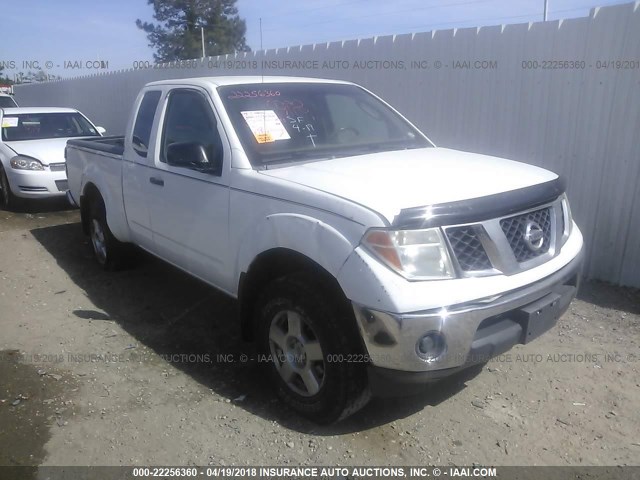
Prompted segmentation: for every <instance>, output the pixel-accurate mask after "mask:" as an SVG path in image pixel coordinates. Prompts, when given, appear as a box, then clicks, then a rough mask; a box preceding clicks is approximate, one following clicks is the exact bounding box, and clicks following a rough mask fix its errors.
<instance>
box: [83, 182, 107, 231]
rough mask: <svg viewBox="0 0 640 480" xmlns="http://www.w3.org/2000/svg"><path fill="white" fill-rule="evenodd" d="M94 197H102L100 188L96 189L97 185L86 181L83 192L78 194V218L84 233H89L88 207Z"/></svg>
mask: <svg viewBox="0 0 640 480" xmlns="http://www.w3.org/2000/svg"><path fill="white" fill-rule="evenodd" d="M95 199H102V195H100V190H98V187H96V186H95V185H94V184H93V183H88V184H87V185H86V186H85V187H84V192H83V194H82V195H81V196H80V219H81V222H82V231H83V232H84V234H85V235H89V213H90V212H89V209H90V208H91V203H92V202H93V201H94V200H95Z"/></svg>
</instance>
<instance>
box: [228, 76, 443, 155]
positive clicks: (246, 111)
mask: <svg viewBox="0 0 640 480" xmlns="http://www.w3.org/2000/svg"><path fill="white" fill-rule="evenodd" d="M218 92H219V93H220V96H221V98H222V102H223V103H224V106H225V108H226V110H227V113H228V114H229V117H230V118H231V122H232V123H233V125H234V127H235V130H236V132H237V133H238V136H239V138H240V141H241V142H242V144H243V147H244V149H245V151H246V153H247V155H248V157H249V160H250V161H251V163H252V164H253V165H254V166H263V165H266V164H269V163H275V162H297V161H306V160H309V159H322V158H336V157H346V156H352V155H362V154H365V153H372V152H383V151H392V150H404V149H408V148H424V147H431V146H432V145H431V143H429V142H428V141H427V140H426V139H425V138H424V136H423V135H422V134H421V133H420V132H419V131H417V130H416V129H415V128H414V127H412V126H411V125H410V124H409V123H407V122H406V121H405V120H404V119H403V118H402V117H400V116H399V115H398V114H397V113H395V112H394V111H393V110H391V109H390V108H389V107H387V106H386V105H385V104H384V103H382V102H380V101H379V100H378V99H377V98H375V97H374V96H372V95H370V94H369V93H367V92H366V91H365V90H363V89H362V88H360V87H357V86H355V85H341V84H327V83H268V84H267V83H264V84H260V83H258V84H248V85H230V86H224V87H219V88H218Z"/></svg>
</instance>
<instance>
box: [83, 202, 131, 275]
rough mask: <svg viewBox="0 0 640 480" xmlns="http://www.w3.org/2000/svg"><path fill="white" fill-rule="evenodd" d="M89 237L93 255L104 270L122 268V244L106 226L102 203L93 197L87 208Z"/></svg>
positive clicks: (123, 255)
mask: <svg viewBox="0 0 640 480" xmlns="http://www.w3.org/2000/svg"><path fill="white" fill-rule="evenodd" d="M89 237H90V239H91V247H92V249H93V255H94V257H95V259H96V260H97V262H98V263H99V264H100V265H101V266H102V268H104V269H105V270H120V269H121V268H123V267H124V263H125V252H124V246H125V245H124V244H123V243H122V242H120V241H118V240H117V239H116V238H115V237H114V236H113V234H112V233H111V230H110V229H109V225H108V224H107V215H106V209H105V206H104V201H103V200H102V198H100V197H94V198H93V199H92V200H91V204H90V206H89Z"/></svg>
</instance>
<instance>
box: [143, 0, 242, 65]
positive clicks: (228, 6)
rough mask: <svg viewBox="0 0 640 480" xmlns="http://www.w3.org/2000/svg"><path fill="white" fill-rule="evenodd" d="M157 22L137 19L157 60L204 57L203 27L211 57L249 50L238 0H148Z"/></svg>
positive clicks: (208, 53)
mask: <svg viewBox="0 0 640 480" xmlns="http://www.w3.org/2000/svg"><path fill="white" fill-rule="evenodd" d="M147 2H148V3H149V5H152V6H153V10H154V14H153V18H154V19H155V20H156V21H157V22H158V23H149V22H143V21H142V20H140V19H138V20H136V25H137V26H138V28H140V29H142V30H144V31H145V32H147V38H148V39H149V46H150V47H152V48H154V49H155V50H156V53H154V55H153V57H154V59H155V60H156V62H170V61H174V60H188V59H192V58H200V57H202V40H201V33H200V28H201V27H202V28H204V41H205V52H206V54H207V55H208V56H211V55H223V54H226V53H234V52H246V51H249V50H250V48H249V47H248V46H247V44H246V40H245V33H246V30H247V27H246V25H245V21H244V20H242V19H241V18H240V17H239V16H238V9H237V8H236V6H235V3H236V0H147Z"/></svg>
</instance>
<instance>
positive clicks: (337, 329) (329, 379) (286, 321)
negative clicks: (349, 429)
mask: <svg viewBox="0 0 640 480" xmlns="http://www.w3.org/2000/svg"><path fill="white" fill-rule="evenodd" d="M340 297H341V295H339V294H337V293H336V292H333V291H332V289H331V288H328V287H327V285H326V284H325V283H323V282H320V281H318V280H317V279H316V278H315V277H314V276H312V275H311V274H306V273H295V274H291V275H288V276H286V277H282V278H280V279H277V280H275V281H273V282H272V283H270V284H269V285H268V286H267V287H266V288H265V290H264V291H263V292H262V294H261V296H260V299H259V300H258V303H257V309H256V315H257V318H256V320H257V325H256V326H257V330H258V331H257V334H258V335H257V339H258V342H259V350H260V352H261V353H262V354H263V357H261V358H268V359H269V361H267V362H265V368H266V369H267V371H268V375H269V377H270V381H271V383H272V385H273V386H274V387H275V391H276V393H277V395H278V397H280V399H281V400H282V401H283V402H284V403H286V404H287V405H288V406H289V407H291V408H292V409H293V410H295V411H296V412H298V413H299V414H301V415H302V416H304V417H307V418H309V419H311V420H313V421H315V422H318V423H323V424H327V423H333V422H336V421H339V420H342V419H344V418H346V417H348V416H350V415H352V414H354V413H355V412H357V411H358V410H360V409H361V408H362V407H364V406H365V405H366V404H367V402H368V401H369V398H370V397H371V394H370V391H369V388H368V384H367V377H366V364H365V363H364V361H363V358H362V355H360V353H361V352H362V348H361V347H360V345H361V343H360V340H359V337H358V333H357V327H356V324H355V320H354V319H353V313H351V310H350V308H349V306H348V303H347V302H346V300H345V299H344V298H340ZM296 324H297V325H299V328H297V327H295V325H296ZM274 338H277V340H274ZM318 347H319V348H320V350H319V351H318ZM310 385H311V388H310V387H309V386H310ZM316 387H317V390H316Z"/></svg>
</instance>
